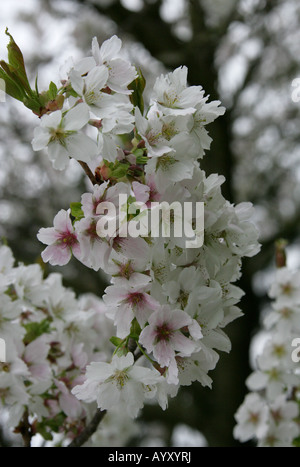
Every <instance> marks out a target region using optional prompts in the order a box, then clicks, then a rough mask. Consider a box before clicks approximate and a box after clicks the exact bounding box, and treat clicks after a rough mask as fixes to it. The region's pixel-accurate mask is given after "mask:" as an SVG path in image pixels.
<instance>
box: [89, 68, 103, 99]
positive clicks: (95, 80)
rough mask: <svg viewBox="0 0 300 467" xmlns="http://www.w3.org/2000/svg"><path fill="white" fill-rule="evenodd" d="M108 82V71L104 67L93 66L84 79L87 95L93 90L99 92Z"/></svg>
mask: <svg viewBox="0 0 300 467" xmlns="http://www.w3.org/2000/svg"><path fill="white" fill-rule="evenodd" d="M107 80H108V69H107V68H106V66H104V65H101V66H95V68H93V69H92V70H91V71H90V72H89V74H88V75H87V77H86V87H87V93H88V92H89V91H92V90H93V89H96V90H98V91H99V90H100V89H102V88H104V87H105V85H106V83H107Z"/></svg>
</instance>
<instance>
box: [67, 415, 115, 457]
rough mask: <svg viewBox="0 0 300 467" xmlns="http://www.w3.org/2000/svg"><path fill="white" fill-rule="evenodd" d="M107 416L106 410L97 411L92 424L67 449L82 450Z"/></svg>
mask: <svg viewBox="0 0 300 467" xmlns="http://www.w3.org/2000/svg"><path fill="white" fill-rule="evenodd" d="M105 414H106V410H99V409H97V412H96V413H95V415H94V417H93V418H92V420H91V421H90V423H89V424H88V425H87V426H86V427H85V429H84V430H83V431H82V432H81V433H80V435H78V436H76V438H74V439H73V441H72V442H71V443H70V444H69V445H68V446H67V447H68V448H80V447H81V446H82V445H83V444H84V443H85V442H86V441H88V439H89V438H90V437H91V436H92V435H93V434H94V433H95V431H96V430H97V428H98V426H99V423H100V422H101V420H102V419H103V417H104V415H105Z"/></svg>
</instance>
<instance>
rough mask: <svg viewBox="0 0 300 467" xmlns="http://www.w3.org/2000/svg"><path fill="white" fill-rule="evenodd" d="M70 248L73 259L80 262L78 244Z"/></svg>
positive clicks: (80, 254)
mask: <svg viewBox="0 0 300 467" xmlns="http://www.w3.org/2000/svg"><path fill="white" fill-rule="evenodd" d="M71 248H72V253H73V255H74V256H75V258H77V259H79V260H80V259H81V256H82V253H81V248H80V244H79V243H74V244H73V245H72V247H71Z"/></svg>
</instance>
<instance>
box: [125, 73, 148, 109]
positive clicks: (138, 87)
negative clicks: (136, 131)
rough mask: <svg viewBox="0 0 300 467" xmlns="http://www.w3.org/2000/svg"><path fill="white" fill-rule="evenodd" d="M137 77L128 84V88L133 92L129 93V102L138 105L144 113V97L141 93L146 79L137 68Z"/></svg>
mask: <svg viewBox="0 0 300 467" xmlns="http://www.w3.org/2000/svg"><path fill="white" fill-rule="evenodd" d="M137 72H138V77H137V78H136V79H135V80H134V81H132V83H130V84H129V86H128V89H130V90H132V91H133V93H132V94H131V95H130V100H131V103H132V104H133V105H134V106H135V107H138V108H139V109H140V111H141V113H142V114H143V113H144V98H143V93H144V89H145V86H146V80H145V78H144V76H143V73H142V70H141V69H140V68H139V69H138V70H137Z"/></svg>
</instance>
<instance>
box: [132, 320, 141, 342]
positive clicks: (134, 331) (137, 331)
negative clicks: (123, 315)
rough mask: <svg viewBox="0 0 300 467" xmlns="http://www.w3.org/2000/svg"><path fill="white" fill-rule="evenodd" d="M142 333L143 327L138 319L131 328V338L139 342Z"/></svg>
mask: <svg viewBox="0 0 300 467" xmlns="http://www.w3.org/2000/svg"><path fill="white" fill-rule="evenodd" d="M141 332H142V329H141V326H140V325H139V323H138V321H137V319H136V318H134V320H133V321H132V324H131V328H130V337H132V339H134V340H135V341H137V340H138V339H139V336H140V334H141Z"/></svg>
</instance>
